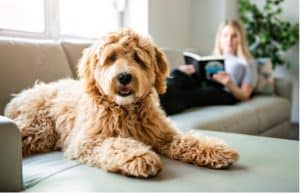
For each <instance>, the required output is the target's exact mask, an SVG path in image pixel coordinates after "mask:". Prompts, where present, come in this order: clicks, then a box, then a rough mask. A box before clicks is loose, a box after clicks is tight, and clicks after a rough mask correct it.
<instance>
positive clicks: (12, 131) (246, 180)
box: [0, 38, 299, 192]
mask: <svg viewBox="0 0 300 193" xmlns="http://www.w3.org/2000/svg"><path fill="white" fill-rule="evenodd" d="M88 45H90V42H71V41H65V42H53V41H46V40H22V39H7V38H0V66H1V71H0V112H1V113H0V114H2V113H3V109H4V106H5V104H6V103H7V102H8V101H9V100H10V98H11V97H12V96H11V94H13V93H17V92H19V91H20V90H22V89H24V88H29V87H31V86H32V85H33V84H34V82H35V81H36V80H37V79H38V80H42V81H45V82H49V81H54V80H57V79H59V78H65V77H74V78H76V63H77V61H78V59H79V57H80V55H81V51H82V49H83V48H85V47H87V46H88ZM166 52H167V54H168V57H169V59H170V61H171V63H172V64H175V63H176V62H177V61H176V60H174V56H175V58H176V57H179V58H180V57H181V52H176V51H174V50H173V51H169V50H166ZM290 86H291V85H290V83H289V82H286V81H285V80H282V79H281V80H279V79H278V80H276V92H277V94H278V95H277V96H257V97H255V98H254V99H252V100H251V101H248V102H245V103H240V104H237V105H234V106H215V107H205V108H197V109H190V110H188V111H186V112H183V113H180V114H178V115H174V116H171V117H170V118H171V119H172V120H173V121H174V122H175V124H176V125H177V126H178V127H179V128H180V129H182V130H189V129H194V130H198V131H199V129H207V130H222V131H226V132H239V133H246V134H253V135H267V136H272V137H287V135H288V131H289V112H290V103H289V100H288V98H289V97H290ZM17 131H18V128H17V127H16V126H15V124H14V123H13V121H11V120H8V119H5V118H3V117H1V116H0V142H3V143H5V144H6V146H8V147H9V148H8V149H9V150H7V149H5V151H3V152H1V148H0V155H1V156H0V162H1V163H6V164H8V165H9V166H11V164H12V162H11V160H10V157H14V156H17V155H19V156H21V139H20V134H18V135H16V133H17ZM201 132H202V133H204V134H207V135H210V136H214V137H219V138H222V139H224V140H225V141H226V142H227V143H229V145H231V146H232V147H233V148H235V149H236V150H237V151H238V152H239V153H240V155H241V158H240V160H239V161H238V162H237V163H236V164H234V165H233V166H232V167H230V168H229V169H228V170H211V169H207V168H201V167H196V166H193V165H190V164H184V163H181V162H178V161H174V160H170V159H167V158H165V157H163V158H162V161H163V162H164V169H163V170H162V172H161V173H160V174H159V175H158V176H157V177H154V178H151V179H136V178H128V177H124V176H120V175H117V174H112V173H106V172H105V171H103V170H99V169H98V168H92V167H88V166H86V165H82V164H80V163H78V162H76V161H73V160H66V159H64V157H63V153H62V152H53V153H46V154H40V155H35V156H32V157H28V158H26V159H23V161H22V163H20V164H19V165H18V168H17V169H20V168H22V171H23V174H22V175H23V178H22V179H21V180H22V182H23V191H30V192H34V191H37V192H42V191H47V192H50V191H59V192H62V191H68V192H74V191H85V192H87V191H98V192H99V191H105V192H113V191H118V192H141V191H151V192H154V191H160V192H162V191H163V192H164V191H183V192H188V191H197V192H200V191H222V192H224V191H299V173H298V170H299V147H298V143H297V142H296V141H292V140H283V139H274V138H269V137H261V136H250V135H242V134H234V133H224V132H213V131H204V130H203V131H201ZM14 136H15V137H14ZM3 139H5V140H3ZM10 139H14V140H10ZM6 141H7V142H6ZM3 143H2V144H3ZM7 143H8V144H7ZM0 144H1V143H0ZM287 150H288V151H287ZM3 168H4V170H3ZM7 168H8V167H7ZM10 168H11V167H10ZM5 169H6V166H5V164H4V165H2V167H0V179H6V181H7V179H8V177H10V178H9V179H15V180H14V182H17V181H20V178H18V177H14V175H13V174H14V172H15V169H13V170H11V171H7V170H5ZM4 171H5V172H4ZM10 182H11V181H10ZM2 183H5V182H2V181H1V180H0V191H19V190H20V187H21V186H22V184H20V183H19V184H18V185H19V186H15V187H11V188H10V189H7V188H5V187H4V186H1V184H2ZM5 185H7V184H5Z"/></svg>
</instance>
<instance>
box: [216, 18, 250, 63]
mask: <svg viewBox="0 0 300 193" xmlns="http://www.w3.org/2000/svg"><path fill="white" fill-rule="evenodd" d="M226 26H230V27H232V28H233V30H235V31H236V33H237V36H238V39H239V44H238V47H237V52H236V54H237V56H238V57H240V58H242V59H243V60H244V61H249V60H251V59H253V57H252V55H251V54H250V52H249V49H248V43H247V40H246V37H245V32H244V29H243V28H242V26H241V25H240V23H239V22H238V21H236V20H225V21H224V22H223V23H221V24H220V26H219V28H218V31H217V35H216V40H215V48H214V55H217V56H223V50H222V48H221V46H220V38H221V34H222V31H223V29H224V28H225V27H226Z"/></svg>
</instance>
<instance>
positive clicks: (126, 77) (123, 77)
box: [118, 72, 132, 85]
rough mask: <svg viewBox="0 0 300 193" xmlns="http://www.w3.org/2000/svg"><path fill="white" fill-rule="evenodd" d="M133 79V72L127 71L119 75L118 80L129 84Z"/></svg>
mask: <svg viewBox="0 0 300 193" xmlns="http://www.w3.org/2000/svg"><path fill="white" fill-rule="evenodd" d="M131 79H132V76H131V74H129V73H127V72H123V73H120V74H119V75H118V80H119V82H120V83H121V84H123V85H127V84H128V83H130V81H131Z"/></svg>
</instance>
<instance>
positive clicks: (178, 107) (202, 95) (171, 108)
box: [160, 69, 238, 115]
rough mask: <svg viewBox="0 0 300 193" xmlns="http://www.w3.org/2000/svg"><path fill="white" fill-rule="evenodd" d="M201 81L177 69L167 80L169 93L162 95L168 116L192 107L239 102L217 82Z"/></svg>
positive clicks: (162, 102)
mask: <svg viewBox="0 0 300 193" xmlns="http://www.w3.org/2000/svg"><path fill="white" fill-rule="evenodd" d="M205 84H206V85H204V86H203V82H201V81H199V80H198V79H197V78H195V77H193V76H188V75H186V74H185V73H183V72H181V71H179V70H177V69H175V70H173V71H172V73H171V77H170V78H168V79H167V92H166V93H165V94H164V95H160V103H161V106H162V108H163V109H164V110H165V111H166V113H167V114H168V115H171V114H175V113H179V112H182V111H184V110H185V109H187V108H190V107H200V106H209V105H231V104H235V103H237V102H238V100H237V99H236V98H235V97H234V96H233V95H232V94H231V93H229V92H227V91H225V90H224V88H223V87H222V86H221V85H220V84H218V83H215V82H206V83H205Z"/></svg>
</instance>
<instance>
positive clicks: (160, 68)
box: [154, 47, 169, 94]
mask: <svg viewBox="0 0 300 193" xmlns="http://www.w3.org/2000/svg"><path fill="white" fill-rule="evenodd" d="M155 59H156V66H155V83H154V87H155V89H156V90H157V92H158V93H159V94H163V93H165V92H166V89H167V85H166V78H167V77H168V75H169V68H168V61H167V56H166V55H165V53H164V52H163V51H162V50H161V49H160V48H159V47H155Z"/></svg>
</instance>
